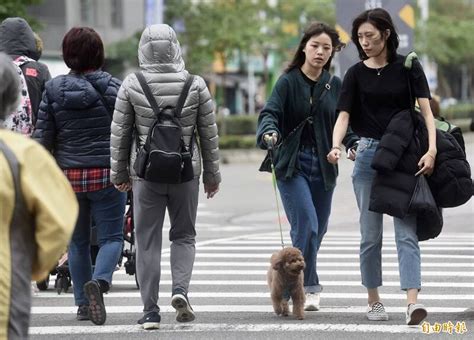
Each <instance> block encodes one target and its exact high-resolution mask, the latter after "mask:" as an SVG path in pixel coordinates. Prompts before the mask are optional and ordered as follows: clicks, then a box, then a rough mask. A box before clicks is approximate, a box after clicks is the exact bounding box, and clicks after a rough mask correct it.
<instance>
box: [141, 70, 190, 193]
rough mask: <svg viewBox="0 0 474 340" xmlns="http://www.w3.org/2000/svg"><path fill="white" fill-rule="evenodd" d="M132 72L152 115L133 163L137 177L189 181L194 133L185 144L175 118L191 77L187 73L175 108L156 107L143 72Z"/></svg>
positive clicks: (178, 114)
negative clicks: (143, 140) (141, 145)
mask: <svg viewBox="0 0 474 340" xmlns="http://www.w3.org/2000/svg"><path fill="white" fill-rule="evenodd" d="M135 75H136V77H137V79H138V81H139V82H140V85H141V87H142V89H143V92H144V94H145V96H146V98H147V99H148V101H149V103H150V105H151V108H152V109H153V112H154V114H155V120H154V121H153V124H152V125H151V127H150V129H149V130H148V136H147V138H146V142H145V145H143V147H141V148H140V149H139V151H138V153H137V159H136V160H135V163H134V166H133V167H134V170H135V172H136V174H137V176H138V177H140V178H143V179H145V180H147V181H150V182H157V183H167V184H177V183H183V182H187V181H190V180H192V179H193V177H194V172H193V165H192V150H193V149H192V147H193V145H192V142H193V138H194V133H193V136H192V137H191V142H190V145H189V147H187V146H186V145H185V143H184V140H183V135H182V129H181V122H180V120H179V118H180V116H181V110H182V109H183V105H184V101H185V100H186V97H187V96H188V92H189V88H190V87H191V84H192V82H193V78H194V76H192V75H189V76H188V78H187V79H186V83H185V84H184V87H183V90H182V91H181V94H180V96H179V99H178V103H177V105H176V107H175V108H173V107H171V106H167V107H165V108H163V109H161V110H160V109H159V107H158V104H157V103H156V100H155V97H154V96H153V94H152V93H151V90H150V87H149V86H148V84H147V83H146V80H145V77H144V76H143V74H142V73H141V72H136V73H135ZM193 130H194V129H193ZM136 136H137V148H138V147H140V144H139V140H138V134H136Z"/></svg>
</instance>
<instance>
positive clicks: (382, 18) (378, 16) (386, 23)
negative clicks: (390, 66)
mask: <svg viewBox="0 0 474 340" xmlns="http://www.w3.org/2000/svg"><path fill="white" fill-rule="evenodd" d="M366 22H368V23H370V24H372V25H374V26H375V28H376V29H377V30H379V32H380V34H381V35H382V37H383V36H384V32H385V31H386V30H390V35H389V37H388V39H387V61H388V62H392V61H394V60H395V59H396V57H397V48H398V41H399V39H398V33H397V31H396V29H395V25H394V24H393V21H392V17H391V16H390V14H389V13H388V12H387V11H386V10H384V9H383V8H374V9H369V10H367V11H365V12H362V13H361V14H359V16H358V17H357V18H355V19H354V21H353V22H352V36H351V39H352V42H353V43H354V44H355V45H356V47H357V51H359V58H360V59H361V60H365V59H368V57H367V55H366V54H365V52H364V50H363V49H362V46H360V43H359V36H358V33H359V27H360V26H361V25H362V24H364V23H366Z"/></svg>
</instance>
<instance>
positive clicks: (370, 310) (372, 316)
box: [367, 301, 388, 321]
mask: <svg viewBox="0 0 474 340" xmlns="http://www.w3.org/2000/svg"><path fill="white" fill-rule="evenodd" d="M367 319H369V320H370V321H387V320H388V314H387V312H386V311H385V307H384V306H383V305H382V303H381V302H378V301H377V302H374V304H373V305H372V306H370V305H369V306H367Z"/></svg>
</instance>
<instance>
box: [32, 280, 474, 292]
mask: <svg viewBox="0 0 474 340" xmlns="http://www.w3.org/2000/svg"><path fill="white" fill-rule="evenodd" d="M51 282H52V281H51ZM321 284H322V285H323V286H328V287H329V286H333V287H337V286H354V287H362V284H361V283H360V281H321ZM112 285H113V286H130V285H132V286H134V287H135V280H133V279H132V280H115V279H114V280H113V282H112ZM163 285H172V281H171V280H161V281H160V286H163ZM207 285H211V286H267V282H266V281H265V280H263V279H262V280H191V287H193V286H207ZM383 285H384V286H385V287H400V282H398V281H384V282H383ZM422 287H439V288H474V282H451V281H449V282H438V281H437V282H423V283H422ZM51 288H52V286H51ZM40 294H42V292H40Z"/></svg>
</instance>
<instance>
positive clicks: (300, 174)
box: [257, 22, 358, 311]
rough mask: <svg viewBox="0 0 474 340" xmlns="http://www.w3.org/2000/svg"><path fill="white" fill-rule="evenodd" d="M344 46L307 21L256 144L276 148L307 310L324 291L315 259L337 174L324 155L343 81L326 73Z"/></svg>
mask: <svg viewBox="0 0 474 340" xmlns="http://www.w3.org/2000/svg"><path fill="white" fill-rule="evenodd" d="M343 46H344V44H343V43H342V42H341V41H340V39H339V35H338V33H337V32H336V31H335V30H334V29H333V28H331V27H329V26H328V25H326V24H324V23H320V22H314V23H311V24H310V25H309V26H308V27H307V29H306V30H305V32H304V35H303V37H302V39H301V41H300V43H299V46H298V49H297V51H296V53H295V55H294V57H293V60H292V61H291V63H290V64H289V66H288V67H287V69H286V70H285V72H284V74H283V75H282V76H281V77H280V78H279V79H278V81H277V83H276V84H275V87H274V88H273V91H272V94H271V96H270V98H269V100H268V102H267V103H266V105H265V107H264V108H263V110H262V111H261V113H260V116H259V119H258V129H257V144H258V145H259V146H260V147H261V148H267V147H268V146H271V147H273V146H274V151H273V153H274V156H273V162H274V166H275V173H276V177H277V183H278V189H279V191H280V195H281V199H282V202H283V206H284V208H285V212H286V215H287V217H288V220H289V222H290V225H291V231H290V235H291V240H292V243H293V246H295V247H297V248H299V249H300V250H301V252H302V253H303V256H304V259H305V262H306V269H305V271H304V289H305V294H306V303H305V310H307V311H314V310H319V305H320V293H321V291H322V289H323V287H322V285H321V284H320V283H319V277H318V275H317V271H316V258H317V253H318V250H319V247H320V245H321V241H322V239H323V236H324V234H325V233H326V231H327V227H328V219H329V215H330V212H331V201H332V195H333V191H334V187H335V185H336V177H337V172H338V171H337V167H336V166H335V165H332V164H330V163H329V162H328V161H327V160H326V154H327V153H328V152H329V151H330V149H331V142H332V130H333V127H334V124H335V122H336V118H337V111H336V105H337V100H338V97H339V92H340V89H341V80H340V79H339V78H338V77H335V76H331V75H330V73H329V69H330V65H331V60H332V58H333V56H334V54H335V53H336V52H337V51H339V50H340V49H341V48H342V47H343ZM357 139H358V138H357V136H355V135H354V134H348V136H347V138H346V139H345V146H346V147H347V148H348V149H350V148H351V147H352V146H353V145H354V144H355V143H356V141H357Z"/></svg>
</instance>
